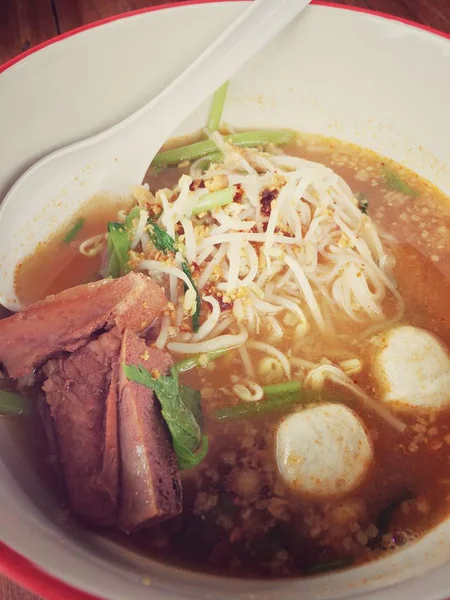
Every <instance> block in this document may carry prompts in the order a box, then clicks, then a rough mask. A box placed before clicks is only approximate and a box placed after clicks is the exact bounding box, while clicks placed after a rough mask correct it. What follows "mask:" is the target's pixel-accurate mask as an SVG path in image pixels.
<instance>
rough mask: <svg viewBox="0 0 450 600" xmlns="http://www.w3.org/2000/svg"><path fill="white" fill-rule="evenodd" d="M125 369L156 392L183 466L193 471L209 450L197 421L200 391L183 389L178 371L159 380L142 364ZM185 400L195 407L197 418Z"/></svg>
mask: <svg viewBox="0 0 450 600" xmlns="http://www.w3.org/2000/svg"><path fill="white" fill-rule="evenodd" d="M123 370H124V373H125V375H126V376H127V377H128V379H130V380H131V381H136V382H137V383H140V384H142V385H145V386H146V387H148V388H150V389H151V390H153V391H154V392H155V393H156V396H157V397H158V400H159V402H160V404H161V414H162V416H163V418H164V420H165V422H166V423H167V426H168V428H169V431H170V434H171V436H172V440H173V447H174V449H175V452H176V454H177V457H178V462H179V465H180V467H181V468H182V469H187V468H192V467H193V466H195V465H196V464H198V463H199V462H200V461H201V460H203V458H204V457H205V456H206V453H207V451H208V440H207V438H206V436H203V438H202V434H201V427H200V425H199V422H198V420H197V419H199V420H200V417H199V414H198V412H199V411H200V410H201V408H200V398H199V396H198V395H197V394H198V392H197V393H195V391H187V389H188V388H187V387H186V386H183V387H180V384H179V381H178V373H177V371H176V370H175V369H172V370H171V372H170V374H169V375H166V376H163V377H158V378H157V379H155V378H153V377H152V375H151V374H150V373H149V372H148V371H147V370H146V369H144V367H142V366H141V365H139V366H135V365H126V364H124V365H123ZM185 401H186V402H187V403H188V404H190V405H191V407H192V408H194V410H195V411H196V413H197V417H196V415H195V414H194V412H192V410H191V409H190V408H189V407H188V406H187V405H186V404H185ZM205 438H206V439H205ZM199 446H200V448H199ZM196 450H198V452H197V453H195V451H196Z"/></svg>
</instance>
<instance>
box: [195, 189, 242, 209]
mask: <svg viewBox="0 0 450 600" xmlns="http://www.w3.org/2000/svg"><path fill="white" fill-rule="evenodd" d="M233 197H234V187H232V186H231V187H228V188H225V189H223V190H217V191H216V192H210V193H209V194H205V195H204V196H202V197H201V198H200V200H199V201H198V202H197V204H196V205H195V206H194V208H193V209H192V214H193V215H199V214H201V213H204V212H208V211H210V210H213V209H214V208H218V207H219V206H226V205H227V204H231V203H232V202H233Z"/></svg>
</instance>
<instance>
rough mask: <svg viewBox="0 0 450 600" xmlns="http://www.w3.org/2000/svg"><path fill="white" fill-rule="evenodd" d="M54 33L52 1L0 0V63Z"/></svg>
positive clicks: (55, 27)
mask: <svg viewBox="0 0 450 600" xmlns="http://www.w3.org/2000/svg"><path fill="white" fill-rule="evenodd" d="M57 34H58V28H57V25H56V18H55V15H54V12H53V5H52V0H0V64H1V63H3V62H4V61H6V60H8V59H9V58H11V57H13V56H15V55H17V54H20V53H21V52H24V51H25V50H28V48H31V47H32V46H35V45H36V44H39V43H40V42H43V41H44V40H48V38H51V37H53V36H55V35H57Z"/></svg>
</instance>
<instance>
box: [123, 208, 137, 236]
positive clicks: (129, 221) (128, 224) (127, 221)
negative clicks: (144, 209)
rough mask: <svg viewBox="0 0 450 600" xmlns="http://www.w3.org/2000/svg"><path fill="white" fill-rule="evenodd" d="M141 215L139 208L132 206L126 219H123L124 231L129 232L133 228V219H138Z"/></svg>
mask: <svg viewBox="0 0 450 600" xmlns="http://www.w3.org/2000/svg"><path fill="white" fill-rule="evenodd" d="M140 214H141V209H140V208H139V206H134V207H133V208H132V209H131V210H130V212H129V213H128V216H127V218H126V219H125V223H124V226H125V229H126V230H127V231H128V232H130V230H131V228H132V227H133V221H134V220H135V219H138V218H139V216H140Z"/></svg>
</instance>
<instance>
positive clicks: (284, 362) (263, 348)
mask: <svg viewBox="0 0 450 600" xmlns="http://www.w3.org/2000/svg"><path fill="white" fill-rule="evenodd" d="M247 348H249V349H250V350H257V351H259V352H264V354H268V355H269V356H273V357H274V358H276V359H277V360H278V361H280V364H281V366H282V367H283V370H284V372H285V373H286V376H287V378H288V379H290V378H291V365H290V364H289V360H288V358H287V357H286V356H285V355H284V354H283V353H282V352H281V351H280V350H278V348H275V346H272V345H270V344H266V343H264V342H255V341H250V342H247Z"/></svg>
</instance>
